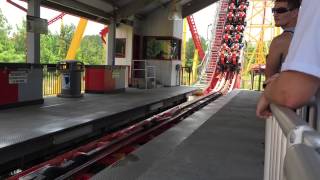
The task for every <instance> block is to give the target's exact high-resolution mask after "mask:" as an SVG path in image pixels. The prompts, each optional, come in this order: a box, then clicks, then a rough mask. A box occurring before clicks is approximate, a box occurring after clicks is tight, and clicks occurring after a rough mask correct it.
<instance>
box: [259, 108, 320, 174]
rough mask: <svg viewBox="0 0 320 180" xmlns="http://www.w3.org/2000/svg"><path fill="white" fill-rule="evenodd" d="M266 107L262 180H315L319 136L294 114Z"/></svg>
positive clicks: (318, 157) (317, 169) (319, 155)
mask: <svg viewBox="0 0 320 180" xmlns="http://www.w3.org/2000/svg"><path fill="white" fill-rule="evenodd" d="M312 105H314V103H313V104H312ZM270 108H271V111H272V113H273V116H272V117H270V118H269V119H268V120H267V125H266V151H265V153H266V154H265V172H264V173H265V174H264V180H275V179H276V180H278V179H279V180H282V179H287V180H302V179H303V180H316V179H319V177H320V171H319V167H320V154H319V153H320V151H319V148H320V133H319V132H317V131H316V130H315V129H313V127H311V126H309V124H308V123H307V122H306V121H305V120H306V119H304V118H302V116H298V115H297V114H296V113H295V112H294V111H292V110H290V109H288V108H285V107H281V106H277V105H274V104H272V105H271V106H270Z"/></svg>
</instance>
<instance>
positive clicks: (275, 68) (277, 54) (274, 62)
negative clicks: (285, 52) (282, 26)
mask: <svg viewBox="0 0 320 180" xmlns="http://www.w3.org/2000/svg"><path fill="white" fill-rule="evenodd" d="M281 58H282V45H281V42H280V39H279V37H276V38H275V39H273V40H272V42H271V44H270V48H269V54H268V57H267V61H266V72H265V74H266V79H269V78H270V77H271V76H272V75H274V74H276V73H278V72H279V70H280V63H281V62H280V61H281Z"/></svg>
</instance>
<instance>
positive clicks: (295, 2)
mask: <svg viewBox="0 0 320 180" xmlns="http://www.w3.org/2000/svg"><path fill="white" fill-rule="evenodd" d="M274 2H275V3H276V2H287V3H288V8H289V9H298V8H300V5H301V1H300V0H275V1H274Z"/></svg>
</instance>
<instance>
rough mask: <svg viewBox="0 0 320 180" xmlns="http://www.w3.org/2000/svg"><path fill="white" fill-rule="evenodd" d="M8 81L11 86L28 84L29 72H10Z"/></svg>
mask: <svg viewBox="0 0 320 180" xmlns="http://www.w3.org/2000/svg"><path fill="white" fill-rule="evenodd" d="M8 81H9V84H26V83H27V82H28V71H27V70H20V71H10V72H9V78H8Z"/></svg>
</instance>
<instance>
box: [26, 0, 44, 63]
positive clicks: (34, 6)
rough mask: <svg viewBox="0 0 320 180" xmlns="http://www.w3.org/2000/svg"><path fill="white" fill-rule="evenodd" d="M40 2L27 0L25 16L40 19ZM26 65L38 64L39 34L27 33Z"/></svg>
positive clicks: (38, 0)
mask: <svg viewBox="0 0 320 180" xmlns="http://www.w3.org/2000/svg"><path fill="white" fill-rule="evenodd" d="M40 1H41V0H28V12H27V14H28V15H29V16H34V17H37V18H40ZM27 23H28V22H27ZM29 23H30V22H29ZM27 63H32V64H40V34H39V33H35V32H27Z"/></svg>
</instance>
